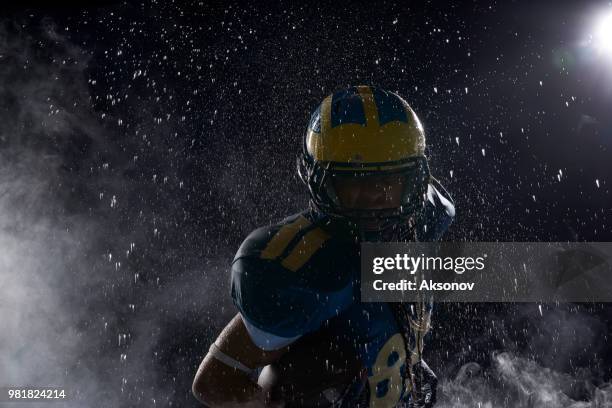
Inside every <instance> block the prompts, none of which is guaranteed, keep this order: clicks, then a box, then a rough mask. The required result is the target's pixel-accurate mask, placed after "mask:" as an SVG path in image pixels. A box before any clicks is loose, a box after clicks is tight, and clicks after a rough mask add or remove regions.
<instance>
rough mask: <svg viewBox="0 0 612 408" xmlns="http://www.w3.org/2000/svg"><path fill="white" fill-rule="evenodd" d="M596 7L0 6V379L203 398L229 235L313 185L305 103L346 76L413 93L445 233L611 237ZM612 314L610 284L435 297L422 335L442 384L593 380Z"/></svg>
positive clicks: (564, 394)
mask: <svg viewBox="0 0 612 408" xmlns="http://www.w3.org/2000/svg"><path fill="white" fill-rule="evenodd" d="M610 10H611V8H610V7H609V6H608V5H606V3H600V2H599V3H598V2H559V1H556V2H548V3H547V2H534V1H525V2H523V1H508V2H505V1H504V2H494V1H492V2H456V3H448V4H444V3H442V2H426V3H422V2H399V3H398V4H393V3H391V2H350V3H349V2H322V3H318V4H316V5H315V4H311V5H308V4H303V3H296V4H288V3H274V4H273V3H269V4H266V5H265V6H264V5H259V6H255V5H253V4H251V5H246V4H239V3H224V4H221V3H211V2H207V1H192V2H178V1H157V2H125V3H121V2H89V3H88V5H87V6H75V5H72V4H70V3H68V2H45V3H44V4H43V3H42V2H40V3H36V2H30V3H27V2H26V3H21V4H20V5H18V6H17V5H12V6H10V8H6V9H4V10H3V12H2V15H3V17H2V23H1V25H0V34H1V35H0V39H1V41H2V42H1V44H0V47H1V48H0V56H1V57H0V81H1V85H0V86H1V88H0V93H1V98H0V119H1V124H0V131H1V137H0V160H1V162H0V213H1V214H2V217H1V218H0V234H1V235H0V244H1V245H2V246H3V250H4V262H3V263H2V264H0V265H1V267H0V273H1V274H2V275H0V277H2V278H3V286H2V289H0V293H1V294H2V295H3V298H4V302H3V303H0V312H1V313H2V317H3V318H5V323H4V326H0V329H4V331H3V334H1V335H0V340H1V341H0V351H1V352H2V354H3V356H4V357H3V358H2V360H1V361H0V362H1V363H3V364H1V365H0V379H3V380H4V379H6V381H8V383H7V384H6V385H23V384H25V383H29V384H39V385H46V384H55V385H63V386H65V387H66V388H67V389H69V390H71V391H72V392H74V393H77V392H78V395H76V396H75V400H74V401H75V402H74V404H76V405H75V406H92V407H93V406H95V407H100V406H157V405H159V406H180V407H183V406H195V403H194V400H193V399H192V397H191V396H190V383H191V380H192V376H193V374H194V372H195V369H196V368H197V365H198V364H199V361H200V360H201V358H202V357H203V355H204V354H205V353H206V350H207V348H208V345H209V344H210V342H211V341H212V339H213V338H214V335H215V334H216V333H217V332H218V331H219V329H220V328H221V327H223V325H224V323H225V322H226V321H227V320H228V319H229V318H230V317H231V316H232V315H233V313H235V309H233V306H232V305H231V302H230V300H229V294H228V280H229V274H228V272H229V263H230V261H231V259H232V256H233V253H234V252H235V250H236V249H237V248H238V246H239V244H240V242H241V241H242V239H244V237H245V236H246V235H247V234H248V233H249V232H250V231H251V230H253V229H254V228H256V227H258V226H262V225H265V224H268V223H271V222H275V221H277V220H279V219H281V218H283V217H285V216H286V215H289V214H291V213H294V212H297V211H299V210H300V209H301V208H303V207H304V206H305V205H306V203H307V199H308V198H307V194H306V190H305V188H304V187H303V186H302V185H300V183H299V181H298V179H297V177H296V174H295V166H294V165H295V155H296V153H297V151H298V148H299V143H300V140H301V137H302V136H303V134H304V132H305V128H306V124H307V121H308V118H309V116H310V113H311V112H312V110H314V108H315V107H316V106H317V104H318V103H319V102H320V101H321V100H322V99H323V98H324V97H325V96H326V95H327V94H329V93H331V92H333V91H334V90H337V89H340V88H343V87H345V86H348V85H356V84H372V85H377V86H380V87H382V88H385V89H388V90H391V91H396V92H398V93H399V94H401V95H402V96H404V97H405V99H406V100H408V101H409V103H410V104H411V105H412V107H413V108H414V109H415V111H416V112H417V114H418V115H419V116H420V118H421V120H422V122H423V123H424V126H425V129H426V133H427V138H428V145H429V147H428V156H429V158H430V165H431V167H432V169H433V172H434V174H435V175H436V176H437V177H438V178H439V179H440V180H441V181H442V183H443V184H444V185H445V186H446V187H447V188H448V190H449V191H450V192H451V194H452V195H453V197H454V199H455V201H456V206H457V219H456V223H455V224H454V225H453V226H452V228H451V230H450V231H449V233H448V234H447V236H446V237H445V239H448V240H466V241H514V240H517V241H538V240H545V241H546V240H558V241H565V240H569V241H575V240H578V241H583V240H587V241H588V240H591V241H610V240H612V196H611V193H610V183H611V182H612V178H611V177H610V176H611V175H612V170H611V162H612V153H611V150H610V149H611V145H612V118H611V116H612V115H610V112H611V110H610V106H611V105H612V59H610V58H608V60H606V59H605V58H601V57H598V56H597V55H595V52H594V51H593V49H592V47H589V46H588V45H584V40H585V39H586V38H587V37H588V33H589V30H592V26H593V20H594V16H596V15H597V14H598V13H603V12H610ZM483 152H484V153H483ZM113 197H114V199H113ZM609 316H610V311H609V308H608V307H607V306H605V305H537V304H525V305H477V304H474V305H439V306H438V307H437V311H436V319H435V322H434V330H433V332H432V336H431V339H430V341H429V343H428V344H429V345H428V347H427V356H426V359H428V360H429V361H430V363H431V364H430V365H431V366H432V367H433V368H434V369H435V371H436V372H437V373H438V374H439V376H440V378H441V390H442V393H443V395H442V397H441V401H442V402H441V405H442V406H463V405H462V404H466V405H465V406H474V404H475V403H477V402H481V403H486V402H487V401H489V402H491V401H492V402H493V404H494V406H501V405H504V406H539V405H540V404H542V402H541V401H543V400H542V398H545V396H544V394H546V393H548V394H547V395H553V397H554V398H553V402H552V404H553V405H551V406H573V405H572V404H579V403H578V401H580V400H593V399H596V398H602V397H601V395H609V393H610V389H611V388H610V384H609V383H607V381H609V378H610V370H611V368H612V364H610V361H611V360H610V359H611V358H612V355H611V353H610V347H609V340H608V335H609V333H610V317H609ZM9 329H10V330H9ZM0 385H3V384H0ZM606 390H607V391H606ZM607 393H608V394H607ZM610 398H612V397H610ZM529 404H531V405H529ZM576 406H578V405H576Z"/></svg>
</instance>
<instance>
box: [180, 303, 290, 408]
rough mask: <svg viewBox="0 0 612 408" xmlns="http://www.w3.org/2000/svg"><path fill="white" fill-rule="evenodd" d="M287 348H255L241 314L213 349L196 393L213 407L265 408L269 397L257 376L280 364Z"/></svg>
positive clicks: (202, 366) (200, 372)
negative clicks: (256, 374) (257, 381)
mask: <svg viewBox="0 0 612 408" xmlns="http://www.w3.org/2000/svg"><path fill="white" fill-rule="evenodd" d="M286 351H287V347H283V348H280V349H278V350H271V351H265V350H263V349H261V348H260V347H258V346H257V345H255V343H253V340H252V339H251V337H250V335H249V332H248V331H247V328H246V326H245V324H244V321H243V320H242V317H241V316H240V314H237V315H236V316H235V317H234V318H233V319H232V320H231V321H230V322H229V323H228V325H227V326H225V328H224V329H223V331H222V332H221V334H220V335H219V337H218V338H217V340H215V342H214V343H213V345H212V346H211V351H209V353H208V354H207V355H206V357H205V358H204V360H203V361H202V363H201V364H200V367H199V368H198V371H197V373H196V375H195V378H194V380H193V387H192V390H193V394H194V395H195V397H196V398H197V399H198V400H199V401H200V402H202V403H204V404H206V405H207V406H209V407H264V406H269V405H268V404H267V402H266V401H267V398H266V395H264V392H263V391H262V389H261V388H260V387H259V386H258V385H257V383H256V378H254V376H253V374H254V372H255V370H256V369H257V367H263V366H265V365H268V364H270V363H273V362H275V361H277V360H278V359H279V358H280V357H281V356H282V355H283V354H284V353H285V352H286Z"/></svg>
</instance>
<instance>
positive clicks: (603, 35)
mask: <svg viewBox="0 0 612 408" xmlns="http://www.w3.org/2000/svg"><path fill="white" fill-rule="evenodd" d="M593 45H594V46H595V48H596V49H597V51H598V53H599V54H600V55H606V56H608V57H612V13H608V14H606V15H604V16H603V17H601V18H600V19H599V21H598V22H597V25H596V26H595V32H594V34H593Z"/></svg>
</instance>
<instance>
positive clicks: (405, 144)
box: [298, 86, 430, 218]
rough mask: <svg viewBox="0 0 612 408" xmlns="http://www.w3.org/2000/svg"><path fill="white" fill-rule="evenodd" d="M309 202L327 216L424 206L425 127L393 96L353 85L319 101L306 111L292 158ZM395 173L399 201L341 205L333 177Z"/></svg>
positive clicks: (394, 212) (407, 212)
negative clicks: (384, 205) (367, 206)
mask: <svg viewBox="0 0 612 408" xmlns="http://www.w3.org/2000/svg"><path fill="white" fill-rule="evenodd" d="M298 170H299V174H300V177H301V179H302V180H303V181H304V182H305V183H306V185H307V186H308V188H309V192H310V197H311V203H312V204H313V205H314V207H315V208H316V209H318V210H320V211H322V212H324V213H327V214H329V215H337V216H347V217H356V218H372V217H374V218H389V217H408V216H413V215H414V214H415V213H416V212H418V211H419V210H420V209H421V208H422V206H423V205H424V196H425V193H426V191H427V184H428V182H429V177H430V174H429V167H428V165H427V159H426V157H425V132H424V130H423V126H422V125H421V122H420V121H419V118H418V117H417V115H416V114H415V113H414V111H413V110H412V109H411V108H410V106H409V105H408V103H407V102H406V101H405V100H404V99H402V98H401V97H400V96H399V95H397V94H395V93H393V92H388V91H385V90H382V89H379V88H376V87H373V86H355V87H350V88H347V89H344V90H341V91H338V92H336V93H334V94H332V95H330V96H328V97H327V98H325V99H324V100H323V102H322V103H321V104H320V105H319V106H318V108H317V109H316V110H315V111H314V113H313V114H312V117H311V119H310V123H309V125H308V129H307V131H306V136H305V137H304V144H303V148H302V153H301V155H300V157H299V160H298ZM382 174H398V175H400V176H402V177H403V178H404V180H405V182H404V183H403V185H404V188H403V190H404V191H403V193H402V199H401V205H400V207H398V208H392V209H384V210H367V211H363V210H355V209H346V208H343V207H342V205H341V203H340V200H338V197H337V196H336V194H335V191H334V184H333V183H332V182H331V179H332V178H334V177H342V176H350V177H368V176H371V175H382Z"/></svg>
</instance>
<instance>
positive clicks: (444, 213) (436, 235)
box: [418, 177, 455, 241]
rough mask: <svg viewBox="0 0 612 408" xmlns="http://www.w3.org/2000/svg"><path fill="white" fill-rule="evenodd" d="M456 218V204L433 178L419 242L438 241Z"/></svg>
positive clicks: (428, 189)
mask: <svg viewBox="0 0 612 408" xmlns="http://www.w3.org/2000/svg"><path fill="white" fill-rule="evenodd" d="M454 218H455V203H454V201H453V199H452V197H451V196H450V194H449V193H448V191H446V189H445V188H444V187H443V186H442V184H440V182H439V181H438V180H436V179H434V178H433V177H432V179H431V181H430V182H429V186H428V187H427V200H426V202H425V215H424V217H423V220H422V222H421V223H420V225H419V228H418V238H419V241H437V240H439V239H440V238H441V237H442V235H443V234H444V233H445V232H446V230H448V227H449V226H450V224H451V223H452V222H453V220H454Z"/></svg>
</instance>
